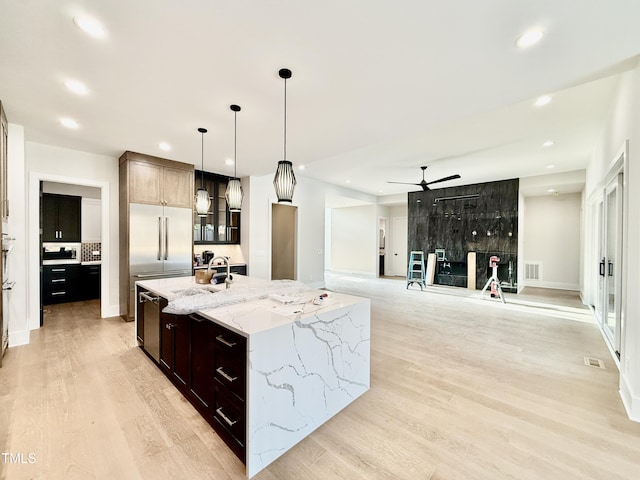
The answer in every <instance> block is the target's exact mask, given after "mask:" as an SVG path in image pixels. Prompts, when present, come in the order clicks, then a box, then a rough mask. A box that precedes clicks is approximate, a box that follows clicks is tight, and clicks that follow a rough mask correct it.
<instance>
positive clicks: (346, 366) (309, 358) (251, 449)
mask: <svg viewBox="0 0 640 480" xmlns="http://www.w3.org/2000/svg"><path fill="white" fill-rule="evenodd" d="M370 333H371V332H370V301H369V300H365V301H362V302H359V303H355V304H352V305H348V306H344V307H341V308H337V309H333V310H330V311H326V312H317V313H316V314H315V315H313V316H309V317H306V318H302V319H299V320H295V321H293V322H292V323H290V324H287V325H282V326H280V327H277V328H273V329H270V330H264V331H262V332H259V333H257V334H254V335H251V336H250V337H249V342H250V344H249V346H248V349H249V365H248V369H249V382H248V385H249V388H250V390H249V392H248V423H247V457H246V467H247V477H249V478H250V477H252V476H253V475H255V474H256V473H258V472H259V471H260V470H262V469H263V468H264V467H266V466H267V465H268V464H270V463H271V462H273V461H274V460H275V459H276V458H278V457H279V456H280V455H282V454H283V453H284V452H286V451H287V450H288V449H290V448H291V447H292V446H293V445H295V444H296V443H298V442H299V441H300V440H302V439H303V438H305V437H306V436H308V435H309V434H310V433H311V432H312V431H313V430H315V429H316V428H318V427H319V426H320V425H322V424H323V423H324V422H326V421H327V420H328V419H329V418H331V417H333V416H334V415H335V414H336V413H338V412H339V411H340V410H342V409H343V408H344V407H346V406H347V405H348V404H349V403H351V402H353V401H354V400H355V399H356V398H357V397H359V396H360V395H362V394H363V393H364V392H366V391H367V390H368V389H369V384H370Z"/></svg>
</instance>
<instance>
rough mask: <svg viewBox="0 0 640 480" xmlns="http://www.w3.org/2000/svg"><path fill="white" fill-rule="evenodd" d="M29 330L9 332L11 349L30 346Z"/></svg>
mask: <svg viewBox="0 0 640 480" xmlns="http://www.w3.org/2000/svg"><path fill="white" fill-rule="evenodd" d="M29 334H30V332H29V330H19V331H17V332H9V348H12V347H19V346H20V345H28V344H29Z"/></svg>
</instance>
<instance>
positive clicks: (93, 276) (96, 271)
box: [80, 265, 101, 300]
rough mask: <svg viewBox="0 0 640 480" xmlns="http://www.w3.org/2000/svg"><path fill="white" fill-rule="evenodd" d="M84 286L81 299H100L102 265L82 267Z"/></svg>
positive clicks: (81, 288) (81, 290) (81, 289)
mask: <svg viewBox="0 0 640 480" xmlns="http://www.w3.org/2000/svg"><path fill="white" fill-rule="evenodd" d="M81 271H82V285H81V286H80V297H81V299H82V300H95V299H99V298H100V275H101V267H100V265H82V270H81Z"/></svg>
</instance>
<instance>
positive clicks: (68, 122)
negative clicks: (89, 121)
mask: <svg viewBox="0 0 640 480" xmlns="http://www.w3.org/2000/svg"><path fill="white" fill-rule="evenodd" d="M60 124H61V125H62V126H63V127H67V128H74V129H75V128H78V127H79V126H80V125H78V122H76V121H75V120H74V119H73V118H61V119H60Z"/></svg>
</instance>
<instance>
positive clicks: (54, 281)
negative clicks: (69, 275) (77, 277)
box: [51, 278, 67, 283]
mask: <svg viewBox="0 0 640 480" xmlns="http://www.w3.org/2000/svg"><path fill="white" fill-rule="evenodd" d="M66 281H67V280H66V279H64V278H54V279H53V280H51V283H60V282H66Z"/></svg>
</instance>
